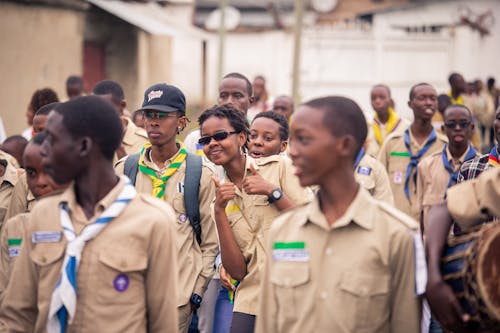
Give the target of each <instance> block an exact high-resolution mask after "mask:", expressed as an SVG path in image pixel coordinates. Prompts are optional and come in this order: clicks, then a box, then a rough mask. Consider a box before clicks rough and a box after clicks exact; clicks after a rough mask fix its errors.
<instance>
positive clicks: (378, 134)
mask: <svg viewBox="0 0 500 333" xmlns="http://www.w3.org/2000/svg"><path fill="white" fill-rule="evenodd" d="M370 100H371V104H372V108H373V110H374V111H375V116H374V117H373V119H372V123H371V124H370V126H369V127H368V138H367V140H366V144H365V147H366V151H367V153H368V154H369V155H371V156H374V157H376V156H377V154H378V152H379V150H380V147H382V144H383V143H384V141H385V139H386V138H387V137H388V136H389V135H390V134H392V133H403V132H404V130H405V129H407V128H408V126H410V124H411V123H410V121H408V120H407V119H405V118H402V117H401V116H399V115H398V114H397V113H396V111H394V101H393V100H392V96H391V89H390V88H389V87H388V86H387V85H385V84H377V85H375V86H373V88H372V90H371V92H370Z"/></svg>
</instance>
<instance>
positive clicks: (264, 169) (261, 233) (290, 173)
mask: <svg viewBox="0 0 500 333" xmlns="http://www.w3.org/2000/svg"><path fill="white" fill-rule="evenodd" d="M250 164H253V165H254V167H255V170H257V171H258V173H259V174H260V175H261V176H262V177H263V178H264V179H265V180H267V181H268V182H270V183H272V184H273V185H275V186H276V187H277V188H280V189H281V190H282V191H283V193H285V194H286V195H287V197H288V198H290V200H291V201H293V202H294V203H295V204H296V205H300V204H303V203H306V202H309V201H311V199H312V197H313V195H312V191H311V190H310V189H309V188H304V187H302V186H300V184H299V180H298V178H297V177H296V176H295V175H294V170H295V169H294V167H293V166H292V164H291V161H290V159H289V158H286V157H282V156H279V155H273V156H268V157H262V158H258V159H253V158H252V157H250V156H248V155H247V158H246V169H245V176H246V175H247V174H248V173H249V172H250ZM225 181H226V182H228V181H230V180H229V178H227V176H226V179H225ZM212 213H213V205H212ZM226 214H227V217H228V220H229V222H230V223H231V229H232V231H233V234H234V238H235V240H236V243H238V246H239V248H240V250H241V253H242V254H243V257H244V258H245V262H246V263H247V275H246V276H245V278H244V279H243V280H242V281H240V284H239V285H238V288H237V289H236V295H235V300H234V311H235V312H242V313H246V314H251V315H256V314H257V311H258V300H257V299H258V294H259V283H260V275H261V272H262V269H263V267H264V263H265V260H266V250H265V244H266V237H267V232H268V230H269V228H270V226H271V223H272V222H273V220H274V219H275V218H276V217H277V216H279V215H280V214H281V212H280V211H279V210H278V209H277V208H276V206H275V205H274V204H269V202H268V201H267V196H266V195H250V194H247V193H245V192H244V191H240V190H239V189H238V188H236V197H235V198H234V199H233V200H230V201H229V202H228V203H227V206H226ZM214 221H215V217H214ZM223 264H224V263H223Z"/></svg>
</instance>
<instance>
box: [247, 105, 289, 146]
mask: <svg viewBox="0 0 500 333" xmlns="http://www.w3.org/2000/svg"><path fill="white" fill-rule="evenodd" d="M258 118H268V119H271V120H274V121H275V122H277V123H278V125H279V126H280V139H281V141H286V140H288V135H289V134H288V120H286V118H285V116H283V115H282V114H281V113H278V112H274V111H264V112H260V113H258V114H257V115H256V116H255V118H253V120H252V124H253V122H254V121H255V119H258Z"/></svg>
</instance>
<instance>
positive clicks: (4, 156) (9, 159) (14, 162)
mask: <svg viewBox="0 0 500 333" xmlns="http://www.w3.org/2000/svg"><path fill="white" fill-rule="evenodd" d="M0 159H3V160H7V163H9V164H11V165H12V166H13V167H14V168H16V169H19V168H20V167H21V166H20V165H19V162H18V161H17V160H16V158H15V157H14V156H12V155H11V154H9V153H6V152H4V151H3V150H0Z"/></svg>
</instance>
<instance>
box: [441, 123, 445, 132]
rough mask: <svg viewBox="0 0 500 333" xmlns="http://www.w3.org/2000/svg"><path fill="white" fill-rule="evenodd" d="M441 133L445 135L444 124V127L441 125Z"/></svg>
mask: <svg viewBox="0 0 500 333" xmlns="http://www.w3.org/2000/svg"><path fill="white" fill-rule="evenodd" d="M441 132H443V133H444V124H443V125H441Z"/></svg>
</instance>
